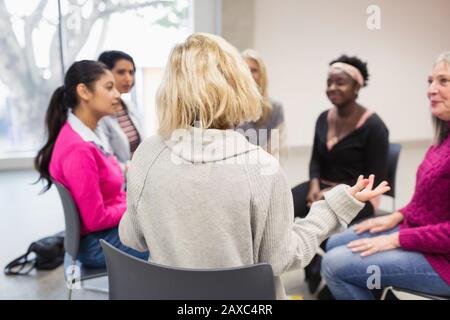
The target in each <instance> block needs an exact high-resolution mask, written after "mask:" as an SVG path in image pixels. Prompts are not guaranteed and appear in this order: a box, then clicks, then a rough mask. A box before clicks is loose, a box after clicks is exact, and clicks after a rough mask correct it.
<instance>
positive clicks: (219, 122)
mask: <svg viewBox="0 0 450 320" xmlns="http://www.w3.org/2000/svg"><path fill="white" fill-rule="evenodd" d="M260 104H261V95H260V93H259V91H258V88H257V87H256V85H255V82H254V81H253V78H252V76H251V74H250V71H249V69H248V67H247V65H246V64H245V62H244V60H243V59H242V58H241V57H240V55H239V52H238V51H237V50H236V49H235V48H234V47H233V46H232V45H230V44H229V43H228V42H226V41H225V40H224V39H222V38H221V37H218V36H215V35H211V34H206V33H195V34H192V35H191V36H189V37H188V38H187V39H186V41H185V42H183V43H180V44H177V45H176V46H175V47H174V48H173V49H172V52H171V54H170V57H169V61H168V64H167V67H166V70H165V73H164V76H163V79H162V82H161V85H160V86H159V88H158V92H157V94H156V106H157V112H158V118H159V133H160V134H161V135H170V133H171V132H173V131H174V130H175V129H183V128H188V127H190V126H193V125H194V124H200V127H202V128H206V129H208V128H214V129H229V128H232V127H234V126H236V125H238V124H240V123H241V122H243V121H250V120H256V119H258V118H259V116H260Z"/></svg>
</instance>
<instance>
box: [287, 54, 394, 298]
mask: <svg viewBox="0 0 450 320" xmlns="http://www.w3.org/2000/svg"><path fill="white" fill-rule="evenodd" d="M368 79H369V73H368V71H367V64H366V63H364V62H363V61H361V60H360V59H359V58H357V57H348V56H345V55H343V56H341V57H339V58H338V59H336V60H334V61H332V62H331V63H330V68H329V72H328V79H327V89H326V93H327V96H328V99H329V100H330V102H331V103H332V104H333V107H332V108H330V109H328V110H326V111H324V112H322V113H321V114H320V116H319V118H318V119H317V122H316V128H315V134H314V144H313V151H312V156H311V161H310V168H309V173H310V181H307V182H304V183H302V184H300V185H298V186H297V187H295V188H294V189H293V190H292V192H293V196H294V210H295V215H296V216H298V217H302V218H303V217H305V216H306V215H307V214H308V212H309V208H310V207H311V204H312V203H313V202H314V201H317V200H320V199H323V194H324V193H325V192H326V191H327V190H329V189H330V188H332V187H333V186H335V185H337V184H339V183H345V184H350V185H352V184H353V183H354V182H355V181H356V180H357V179H358V176H359V175H360V174H364V175H370V174H374V175H375V177H376V179H377V182H379V181H383V180H384V179H386V176H387V156H388V147H389V133H388V129H387V128H386V126H385V124H384V123H383V121H382V120H381V119H380V117H379V116H378V115H377V114H376V113H374V112H372V111H370V110H369V109H368V108H366V107H364V106H362V105H361V104H360V103H358V101H357V98H358V94H359V90H360V89H361V88H363V87H365V86H366V85H367V81H368ZM373 211H374V208H373V205H372V204H371V203H370V202H368V203H367V204H366V205H365V207H364V209H363V210H362V211H361V212H360V213H359V214H358V216H357V217H356V218H355V220H354V221H353V222H356V221H360V220H362V219H365V218H368V217H371V216H372V215H373ZM319 265H320V261H319V258H317V259H315V260H313V263H312V264H311V265H310V266H309V267H308V268H307V269H306V271H307V280H308V282H309V287H310V290H311V291H315V289H316V288H317V286H318V284H319V282H320V276H319V270H320V268H319ZM313 266H316V267H313ZM314 274H315V275H317V276H314Z"/></svg>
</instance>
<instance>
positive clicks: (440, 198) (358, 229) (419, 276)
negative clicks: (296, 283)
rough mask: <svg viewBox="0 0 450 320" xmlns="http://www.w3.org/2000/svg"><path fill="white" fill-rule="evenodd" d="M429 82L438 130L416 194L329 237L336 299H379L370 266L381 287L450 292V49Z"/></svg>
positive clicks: (329, 276) (327, 262) (327, 269)
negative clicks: (372, 286) (387, 212)
mask: <svg viewBox="0 0 450 320" xmlns="http://www.w3.org/2000/svg"><path fill="white" fill-rule="evenodd" d="M428 82H429V84H430V86H429V88H428V98H429V100H430V104H431V114H432V116H433V120H434V126H435V129H436V135H435V143H434V144H433V145H432V146H431V147H430V148H429V150H428V152H427V154H426V155H425V159H424V160H423V161H422V164H421V165H420V167H419V169H418V171H417V181H416V188H415V191H414V195H413V197H412V199H411V201H410V202H409V204H407V205H406V206H405V207H404V208H402V209H400V210H398V211H397V212H394V213H392V214H390V215H388V216H382V217H378V218H373V219H369V220H366V221H364V222H362V223H360V224H358V225H356V226H354V227H353V228H351V229H348V230H347V231H345V232H344V233H342V234H339V235H336V236H333V237H331V238H330V239H329V241H328V243H327V253H326V255H325V257H324V260H323V263H322V274H323V275H324V277H325V279H326V282H327V285H328V287H329V289H330V290H331V292H332V294H333V295H334V297H335V298H336V299H358V300H360V299H373V298H374V296H373V294H372V292H371V290H370V288H368V286H367V283H368V277H369V276H371V274H368V270H369V267H370V266H376V267H377V268H378V269H377V270H378V273H377V274H375V275H374V276H379V278H378V279H377V280H378V283H379V284H380V287H387V286H394V287H398V288H403V289H410V290H414V291H418V292H423V293H428V294H434V295H443V296H448V297H450V134H449V132H450V52H447V53H444V54H442V55H441V56H440V57H439V58H438V59H437V61H436V64H435V66H434V69H433V72H432V74H431V76H430V77H429V80H428ZM372 284H373V283H372ZM380 287H378V288H377V289H380Z"/></svg>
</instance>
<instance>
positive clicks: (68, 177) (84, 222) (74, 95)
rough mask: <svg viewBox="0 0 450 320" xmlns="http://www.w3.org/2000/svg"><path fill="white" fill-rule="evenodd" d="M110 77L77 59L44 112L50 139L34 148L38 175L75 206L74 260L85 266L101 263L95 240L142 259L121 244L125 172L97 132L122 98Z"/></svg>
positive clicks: (102, 68) (104, 69)
mask: <svg viewBox="0 0 450 320" xmlns="http://www.w3.org/2000/svg"><path fill="white" fill-rule="evenodd" d="M119 99H120V95H119V93H118V91H117V90H116V89H115V87H114V77H113V75H112V73H111V71H109V70H108V69H107V67H106V66H105V65H104V64H102V63H99V62H95V61H89V60H83V61H79V62H75V63H74V64H73V65H72V66H71V67H70V68H69V70H67V73H66V76H65V79H64V85H63V86H61V87H59V88H57V89H56V90H55V92H54V93H53V95H52V97H51V100H50V104H49V106H48V110H47V114H46V126H47V132H48V140H47V142H46V144H45V145H44V146H43V147H42V149H41V150H40V151H39V152H38V154H37V157H36V159H35V167H36V169H37V170H38V171H39V174H40V176H39V180H43V181H45V182H46V186H45V187H44V190H43V191H44V192H45V191H47V190H48V189H50V187H51V186H52V180H53V181H56V182H58V183H61V184H62V185H64V186H65V187H66V188H67V190H68V191H69V192H70V193H71V195H72V197H73V199H74V201H75V204H76V205H77V207H78V211H79V213H80V219H81V235H80V236H81V242H80V253H79V256H78V257H77V258H78V260H79V261H80V262H81V263H83V264H84V265H86V266H88V267H104V266H105V258H104V255H103V252H102V249H101V246H100V243H99V240H100V239H105V240H106V241H108V242H110V243H111V244H112V245H114V246H116V247H117V248H119V249H121V250H123V251H125V252H128V253H129V254H132V255H134V256H137V257H139V258H142V259H147V258H148V253H140V252H137V251H135V250H132V249H130V248H128V247H126V246H124V245H123V244H122V243H121V242H120V240H119V236H118V230H117V226H118V225H119V222H120V219H121V218H122V215H123V214H124V212H125V210H126V196H125V192H124V191H123V186H124V177H123V174H122V171H121V168H120V166H119V163H118V161H117V159H116V158H115V157H114V156H113V155H112V154H111V153H109V150H108V149H107V147H106V146H105V145H104V144H103V143H102V141H101V139H100V138H99V136H98V135H97V134H96V128H97V123H98V121H99V120H100V119H101V118H102V117H103V116H106V115H111V114H113V113H114V110H115V109H114V107H115V106H116V105H117V104H119V102H120V100H119Z"/></svg>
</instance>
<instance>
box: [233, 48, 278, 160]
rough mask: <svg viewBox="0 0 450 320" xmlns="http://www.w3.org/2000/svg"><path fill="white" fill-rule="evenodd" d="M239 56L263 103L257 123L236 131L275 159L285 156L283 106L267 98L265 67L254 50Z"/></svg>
mask: <svg viewBox="0 0 450 320" xmlns="http://www.w3.org/2000/svg"><path fill="white" fill-rule="evenodd" d="M241 55H242V57H243V58H244V60H245V62H246V63H247V65H248V67H249V68H250V72H251V73H252V76H253V79H254V80H255V82H256V84H257V85H258V89H259V91H260V93H261V96H262V99H263V101H262V113H261V117H260V118H259V119H258V120H257V121H250V122H245V123H244V124H242V125H240V126H239V127H237V129H240V130H243V132H242V133H243V134H244V135H246V137H247V138H248V139H249V140H250V142H251V143H253V144H256V145H259V146H261V147H262V148H263V149H264V150H266V151H267V152H269V153H270V154H271V155H273V156H275V157H276V158H279V156H285V154H286V147H285V140H286V136H285V123H284V112H283V106H282V105H281V103H279V102H276V101H274V100H272V99H270V98H269V93H268V90H267V87H268V79H267V71H266V65H265V64H264V61H263V60H262V58H261V56H260V55H259V53H258V52H256V51H255V50H251V49H247V50H245V51H244V52H242V54H241ZM248 129H253V130H255V131H254V133H255V134H254V135H253V134H252V133H250V132H248V131H247V130H248ZM263 130H264V131H263ZM246 133H247V134H246Z"/></svg>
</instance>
